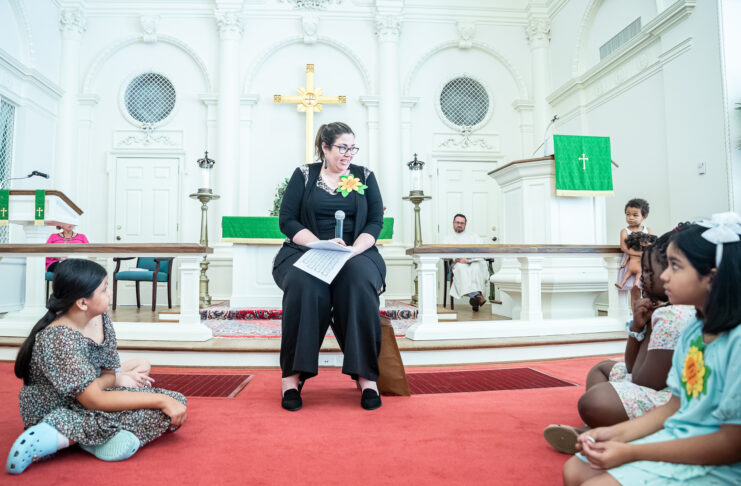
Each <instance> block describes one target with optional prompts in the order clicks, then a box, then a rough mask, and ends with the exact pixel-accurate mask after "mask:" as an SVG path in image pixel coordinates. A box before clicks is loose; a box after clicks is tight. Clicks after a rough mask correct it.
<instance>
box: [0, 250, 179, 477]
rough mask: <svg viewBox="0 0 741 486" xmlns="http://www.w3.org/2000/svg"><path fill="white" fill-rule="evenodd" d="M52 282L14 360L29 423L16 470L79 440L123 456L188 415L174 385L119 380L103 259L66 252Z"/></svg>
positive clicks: (11, 465) (16, 451) (16, 449)
mask: <svg viewBox="0 0 741 486" xmlns="http://www.w3.org/2000/svg"><path fill="white" fill-rule="evenodd" d="M53 288H54V291H53V293H52V295H51V297H50V298H49V302H48V304H47V308H48V309H49V311H48V312H47V313H46V315H44V317H42V318H41V320H39V322H37V323H36V325H35V326H34V328H33V329H32V330H31V333H30V334H29V336H28V338H26V341H25V342H24V343H23V345H22V346H21V349H20V351H19V352H18V357H17V359H16V362H15V374H16V376H17V377H18V378H22V379H23V385H24V386H23V388H21V391H20V411H21V417H22V419H23V422H24V424H25V426H26V430H25V431H24V432H23V433H22V434H21V435H20V437H18V439H17V440H16V441H15V443H14V444H13V447H12V448H11V449H10V454H9V455H8V460H7V463H6V470H7V472H9V473H11V474H20V473H22V472H23V471H24V470H25V469H26V468H27V467H28V466H29V464H31V462H33V461H34V460H37V459H40V458H42V457H44V456H49V455H51V454H54V453H55V452H57V451H58V450H60V449H63V448H65V447H68V446H70V445H72V444H75V443H77V444H79V445H80V447H81V448H82V449H83V450H85V451H87V452H89V453H91V454H93V455H95V456H96V457H97V458H99V459H102V460H104V461H122V460H124V459H128V458H129V457H131V456H132V455H133V454H134V453H135V452H136V451H137V450H138V449H139V447H141V446H143V445H144V444H146V443H148V442H150V441H152V440H154V439H156V438H157V437H159V436H160V435H162V434H163V433H164V432H165V431H167V430H168V429H171V430H174V429H175V428H177V427H179V426H180V425H182V424H183V422H184V421H185V418H186V407H185V404H186V400H185V397H184V396H183V395H181V394H179V393H177V392H172V391H168V390H161V389H157V388H122V387H118V388H116V387H115V386H116V373H115V371H114V370H115V369H116V368H119V367H120V361H119V357H118V352H117V350H116V335H115V333H114V330H113V324H112V323H111V319H110V317H108V314H107V313H106V311H107V310H108V304H109V302H110V292H109V290H108V277H107V276H106V271H105V269H104V268H103V267H101V266H100V265H98V264H97V263H94V262H91V261H88V260H80V259H68V260H64V261H62V262H60V263H59V264H58V265H57V268H56V271H55V272H54V280H53Z"/></svg>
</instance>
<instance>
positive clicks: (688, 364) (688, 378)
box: [682, 334, 710, 400]
mask: <svg viewBox="0 0 741 486" xmlns="http://www.w3.org/2000/svg"><path fill="white" fill-rule="evenodd" d="M704 351H705V343H704V342H703V340H702V334H700V335H699V336H697V339H695V340H694V341H692V343H690V349H689V351H687V357H685V358H684V370H683V371H682V383H684V388H685V392H686V393H687V400H689V399H691V398H697V395H699V394H700V393H703V394H707V391H708V388H707V386H706V385H707V379H708V378H709V377H710V368H709V367H708V366H705V356H704V354H703V352H704Z"/></svg>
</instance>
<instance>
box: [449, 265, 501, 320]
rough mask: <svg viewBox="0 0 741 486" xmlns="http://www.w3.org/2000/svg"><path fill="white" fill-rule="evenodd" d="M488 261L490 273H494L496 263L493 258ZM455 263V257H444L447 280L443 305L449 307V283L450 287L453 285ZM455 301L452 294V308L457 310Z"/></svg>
mask: <svg viewBox="0 0 741 486" xmlns="http://www.w3.org/2000/svg"><path fill="white" fill-rule="evenodd" d="M485 260H486V263H487V265H488V266H489V275H491V274H493V273H494V268H493V267H492V264H493V263H494V259H493V258H486V259H485ZM453 263H455V258H444V259H443V275H444V278H445V281H444V282H443V307H447V304H446V302H445V301H446V300H447V298H448V284H450V287H453ZM454 305H455V304H454V303H453V296H452V295H451V296H450V310H455V307H454Z"/></svg>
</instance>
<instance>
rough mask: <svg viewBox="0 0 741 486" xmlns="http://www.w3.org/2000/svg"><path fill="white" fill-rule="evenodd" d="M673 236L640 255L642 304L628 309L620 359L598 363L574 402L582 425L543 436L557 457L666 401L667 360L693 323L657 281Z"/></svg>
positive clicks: (688, 309) (691, 311) (551, 429)
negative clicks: (595, 431) (586, 435)
mask: <svg viewBox="0 0 741 486" xmlns="http://www.w3.org/2000/svg"><path fill="white" fill-rule="evenodd" d="M680 227H681V226H680ZM673 234H674V232H673V231H670V232H668V233H665V234H663V235H661V237H660V238H658V239H657V240H656V242H655V243H654V244H652V245H651V246H649V247H647V248H646V249H645V251H644V252H643V256H642V258H641V260H642V265H643V271H642V273H641V277H640V280H641V298H640V299H638V300H637V301H636V303H635V305H634V307H633V319H632V320H631V321H629V322H627V323H626V331H627V333H628V339H627V341H626V343H625V358H624V360H623V361H613V360H606V361H601V362H600V363H597V364H596V365H594V367H592V369H591V370H590V371H589V374H587V383H586V392H585V393H584V394H583V395H582V396H581V397H580V398H579V402H578V409H579V415H580V416H581V418H582V420H583V421H584V425H583V426H582V427H573V426H570V425H560V424H552V425H549V426H548V427H546V428H545V430H544V431H543V436H544V437H545V440H546V441H547V442H548V443H549V444H550V445H552V446H553V448H555V449H556V450H557V451H558V452H562V453H564V454H574V453H575V452H576V438H577V437H578V436H579V434H581V433H583V432H586V431H587V430H589V429H590V428H594V427H605V426H609V425H615V424H617V423H620V422H623V421H625V420H628V419H634V418H636V417H639V416H641V415H643V414H645V413H646V412H648V411H649V410H652V409H653V408H655V407H657V406H659V405H663V404H665V403H666V402H668V401H669V399H670V398H671V391H670V390H669V387H668V386H667V384H666V377H667V375H668V374H669V369H670V368H671V366H672V354H673V352H674V348H675V347H676V345H677V342H678V341H679V336H680V334H681V332H682V330H683V329H684V327H685V326H686V325H687V324H688V323H690V322H692V321H693V320H694V318H695V308H694V307H692V306H690V305H668V300H669V299H668V297H667V296H666V293H665V292H664V284H663V282H662V281H661V279H660V276H661V274H662V273H663V272H664V270H665V269H666V267H667V257H666V249H667V247H668V246H669V242H670V239H671V237H672V235H673Z"/></svg>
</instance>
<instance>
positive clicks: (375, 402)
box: [360, 388, 381, 410]
mask: <svg viewBox="0 0 741 486" xmlns="http://www.w3.org/2000/svg"><path fill="white" fill-rule="evenodd" d="M360 406H361V407H363V408H364V409H366V410H375V409H377V408H381V396H380V395H379V394H378V392H377V391H376V390H373V389H372V388H366V389H365V390H363V395H362V396H361V397H360Z"/></svg>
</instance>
